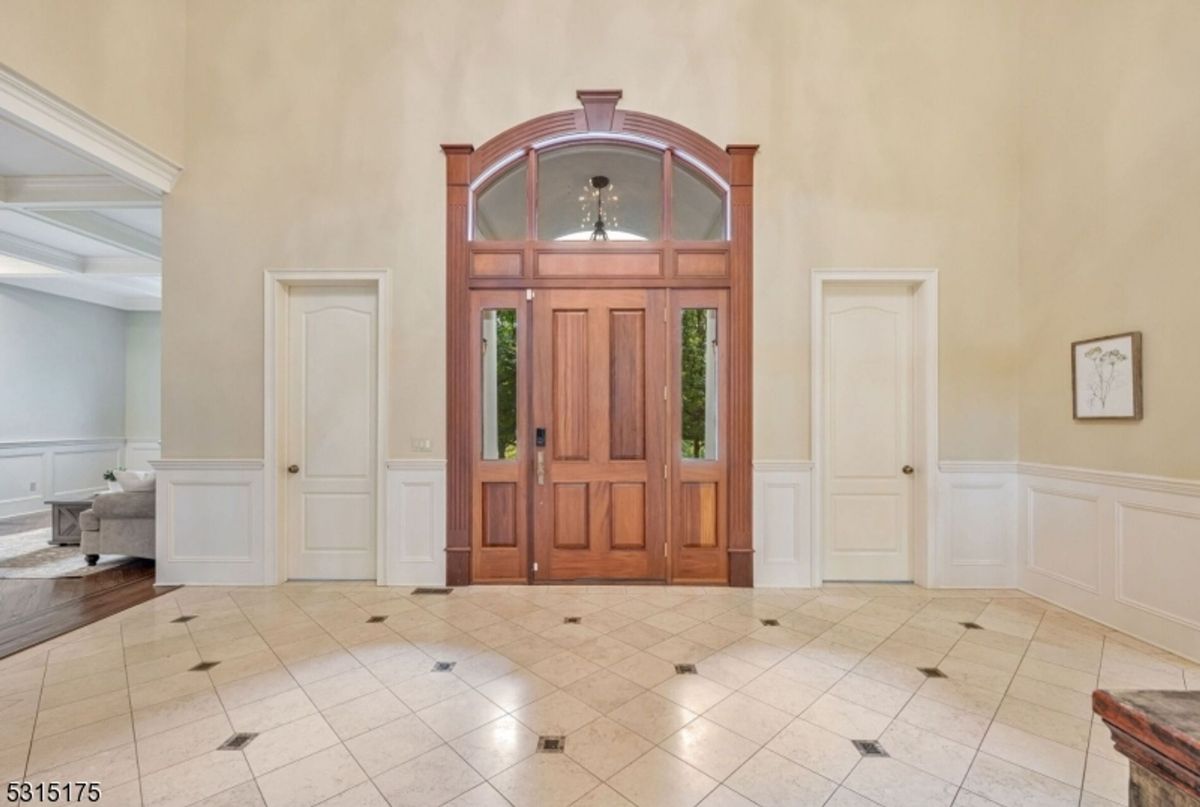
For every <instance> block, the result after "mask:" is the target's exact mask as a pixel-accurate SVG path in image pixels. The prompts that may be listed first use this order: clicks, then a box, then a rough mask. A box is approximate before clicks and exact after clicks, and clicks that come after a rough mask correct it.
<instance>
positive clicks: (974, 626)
mask: <svg viewBox="0 0 1200 807" xmlns="http://www.w3.org/2000/svg"><path fill="white" fill-rule="evenodd" d="M958 624H960V625H962V626H963V627H964V628H966V629H967V630H983V625H980V624H979V623H978V622H959V623H958Z"/></svg>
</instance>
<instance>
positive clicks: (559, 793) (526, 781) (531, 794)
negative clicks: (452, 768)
mask: <svg viewBox="0 0 1200 807" xmlns="http://www.w3.org/2000/svg"><path fill="white" fill-rule="evenodd" d="M599 783H600V781H599V780H598V779H597V778H596V777H594V776H592V775H591V774H590V773H588V772H587V771H586V770H585V769H584V768H583V767H582V766H581V765H579V763H577V762H575V761H574V760H573V759H571V758H570V757H568V756H567V755H565V754H534V755H533V756H531V757H528V758H527V759H525V760H524V761H522V762H518V763H517V764H516V765H514V766H512V767H511V768H509V769H508V770H506V771H504V772H503V773H501V774H499V775H498V776H494V777H492V779H491V784H492V786H493V787H495V788H496V790H498V791H500V793H501V794H502V795H503V796H504V798H506V799H508V801H509V802H511V803H512V804H513V805H514V807H565V805H568V804H571V803H573V802H574V801H576V800H577V799H579V798H580V797H581V796H583V795H584V794H586V793H588V792H589V791H591V790H593V789H594V788H595V787H596V786H597V785H598V784H599Z"/></svg>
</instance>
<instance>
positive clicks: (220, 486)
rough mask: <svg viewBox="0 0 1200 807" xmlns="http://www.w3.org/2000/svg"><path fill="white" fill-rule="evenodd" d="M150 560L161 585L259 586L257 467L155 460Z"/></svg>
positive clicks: (263, 572)
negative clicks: (154, 556) (151, 558)
mask: <svg viewBox="0 0 1200 807" xmlns="http://www.w3.org/2000/svg"><path fill="white" fill-rule="evenodd" d="M150 465H151V467H153V468H154V470H155V471H156V472H157V474H158V484H157V488H156V491H157V497H156V502H155V504H156V523H155V554H156V556H157V558H156V561H155V563H156V566H157V575H156V579H157V582H158V583H159V584H160V585H176V584H181V585H182V584H192V585H251V586H257V585H263V584H264V583H265V582H268V578H267V568H266V566H267V564H266V558H265V541H264V535H265V529H264V510H265V501H264V494H263V488H264V485H263V461H262V460H260V459H175V458H171V459H158V460H151V461H150Z"/></svg>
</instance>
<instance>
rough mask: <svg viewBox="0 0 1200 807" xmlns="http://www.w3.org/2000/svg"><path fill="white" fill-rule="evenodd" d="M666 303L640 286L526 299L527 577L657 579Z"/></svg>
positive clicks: (662, 528)
mask: <svg viewBox="0 0 1200 807" xmlns="http://www.w3.org/2000/svg"><path fill="white" fill-rule="evenodd" d="M664 306H665V298H664V296H663V292H660V291H657V290H645V289H618V290H606V289H589V290H574V289H555V290H548V291H539V292H538V293H537V294H536V296H535V297H534V304H533V322H532V327H533V337H532V339H533V355H534V359H533V364H534V369H533V378H532V382H531V383H532V384H533V389H532V401H533V407H532V411H533V415H532V425H533V427H534V428H538V427H544V428H546V445H545V446H542V447H540V449H535V450H540V451H541V452H542V458H541V461H540V462H541V467H542V472H541V477H542V478H541V482H540V483H538V482H536V481H535V484H534V485H533V487H532V496H533V504H532V511H533V543H534V555H535V558H536V560H537V563H538V571H537V572H536V574H535V579H537V580H577V579H604V578H607V579H649V580H662V579H665V577H666V558H665V552H664V547H665V540H666V498H665V497H666V482H665V479H664V476H665V473H664V472H665V465H664V459H663V452H664V439H665V433H664V432H663V429H662V426H663V423H664V421H665V409H666V402H665V400H664V399H663V396H662V395H661V393H657V394H655V393H652V392H651V390H663V389H664V385H665V383H666V382H665V368H666V341H665V336H666V325H665V322H664V319H665V317H664V313H665V307H664ZM568 386H569V387H570V390H569V391H568V389H567V388H568ZM534 463H535V467H536V465H537V463H538V460H537V458H536V457H535V459H534Z"/></svg>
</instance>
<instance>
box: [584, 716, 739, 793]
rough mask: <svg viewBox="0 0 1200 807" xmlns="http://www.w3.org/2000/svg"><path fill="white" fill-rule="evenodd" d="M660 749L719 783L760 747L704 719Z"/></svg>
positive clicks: (694, 721) (682, 729) (676, 735)
mask: <svg viewBox="0 0 1200 807" xmlns="http://www.w3.org/2000/svg"><path fill="white" fill-rule="evenodd" d="M593 725H594V724H593ZM660 746H661V747H662V748H663V749H664V750H666V751H668V752H670V753H672V754H674V755H675V756H677V757H679V758H680V759H682V760H683V761H684V762H686V763H688V764H689V765H691V766H692V767H693V768H696V769H697V770H699V771H701V772H703V773H705V774H707V775H708V776H711V777H712V778H713V779H716V780H717V781H721V780H723V779H725V778H726V777H727V776H729V775H730V774H731V773H733V772H734V771H735V770H737V768H738V767H739V766H740V765H741V764H742V763H743V762H745V761H746V760H747V759H749V758H750V757H752V756H753V755H754V753H755V752H756V751H757V750H758V748H759V746H758V743H755V742H753V741H751V740H747V739H746V738H744V737H742V736H741V735H739V734H735V733H734V732H732V731H730V730H729V729H727V728H724V727H723V726H720V725H718V724H716V723H714V722H712V721H711V720H708V719H706V718H703V717H698V718H696V719H695V720H693V721H692V722H691V723H688V724H687V725H686V726H684V727H683V728H681V729H680V730H679V731H677V732H675V733H674V734H672V735H671V736H670V737H668V738H667V739H665V740H663V742H662V743H661V744H660Z"/></svg>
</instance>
